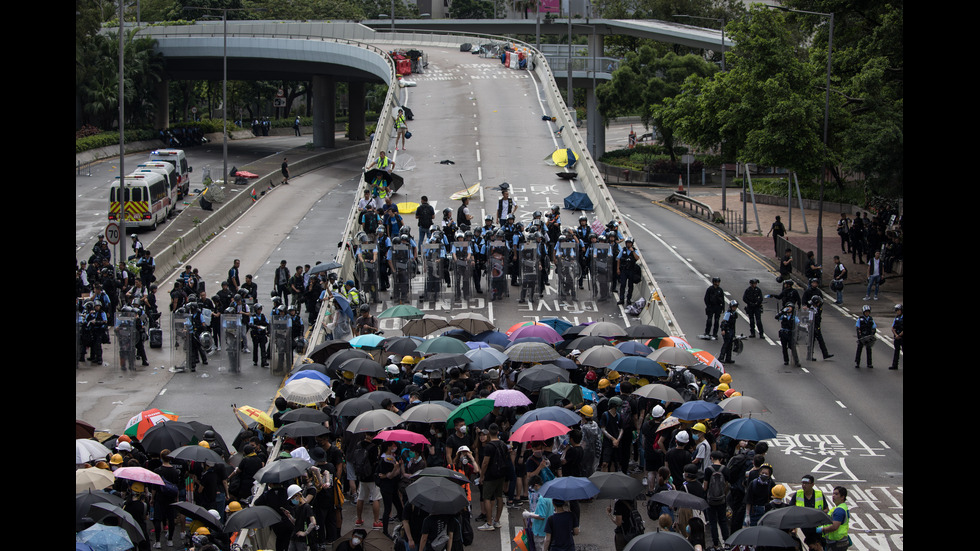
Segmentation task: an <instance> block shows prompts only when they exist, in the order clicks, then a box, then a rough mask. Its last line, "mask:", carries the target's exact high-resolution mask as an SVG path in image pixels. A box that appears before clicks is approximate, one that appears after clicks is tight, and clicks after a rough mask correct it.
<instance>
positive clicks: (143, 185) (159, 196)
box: [109, 171, 170, 230]
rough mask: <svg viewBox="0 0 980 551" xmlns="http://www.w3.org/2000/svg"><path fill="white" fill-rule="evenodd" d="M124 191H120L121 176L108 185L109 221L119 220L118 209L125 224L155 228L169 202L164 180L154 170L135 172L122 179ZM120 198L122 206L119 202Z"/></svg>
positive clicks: (164, 213) (163, 219)
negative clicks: (123, 214)
mask: <svg viewBox="0 0 980 551" xmlns="http://www.w3.org/2000/svg"><path fill="white" fill-rule="evenodd" d="M123 183H125V186H126V190H125V193H121V192H120V189H119V187H120V179H119V177H116V180H115V181H114V182H113V183H112V186H110V188H109V220H110V221H114V222H115V221H118V220H119V219H120V212H125V213H126V226H127V228H128V227H141V228H150V229H154V230H155V229H156V228H157V225H159V224H160V223H162V222H164V221H166V219H167V215H168V214H169V211H168V208H167V205H168V204H170V196H169V190H170V186H168V185H167V182H166V180H165V179H164V178H163V176H162V175H160V174H159V173H156V172H151V171H145V172H135V173H133V174H130V175H129V176H126V178H125V180H124V181H123ZM120 199H122V203H123V204H122V205H120Z"/></svg>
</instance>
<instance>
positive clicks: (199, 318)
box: [187, 302, 211, 373]
mask: <svg viewBox="0 0 980 551" xmlns="http://www.w3.org/2000/svg"><path fill="white" fill-rule="evenodd" d="M187 309H188V311H189V312H190V318H189V319H190V324H191V327H190V330H191V335H190V341H191V358H190V363H191V365H190V368H191V372H192V373H193V372H195V371H197V358H198V357H200V358H201V363H202V364H204V365H208V354H207V352H206V351H205V346H203V343H202V342H201V339H202V338H210V336H211V318H210V317H207V318H205V317H204V315H205V314H204V309H203V308H201V305H200V304H198V303H197V302H189V303H187Z"/></svg>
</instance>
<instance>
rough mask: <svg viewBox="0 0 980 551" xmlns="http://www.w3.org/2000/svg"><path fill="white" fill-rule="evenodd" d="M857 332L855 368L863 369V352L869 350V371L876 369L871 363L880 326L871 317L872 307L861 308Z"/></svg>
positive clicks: (856, 325) (856, 326)
mask: <svg viewBox="0 0 980 551" xmlns="http://www.w3.org/2000/svg"><path fill="white" fill-rule="evenodd" d="M855 328H856V330H857V352H856V353H855V354H854V367H855V368H860V367H861V350H863V349H867V350H868V360H867V361H868V369H874V363H873V362H872V361H871V347H872V346H873V345H874V340H875V335H876V334H877V333H878V325H877V324H875V320H874V318H872V317H871V307H870V306H868V305H867V304H865V305H864V307H862V308H861V317H859V318H858V320H857V324H855Z"/></svg>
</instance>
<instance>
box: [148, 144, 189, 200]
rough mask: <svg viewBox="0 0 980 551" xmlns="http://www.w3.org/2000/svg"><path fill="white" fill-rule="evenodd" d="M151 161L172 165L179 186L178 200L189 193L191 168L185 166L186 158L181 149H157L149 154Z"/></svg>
mask: <svg viewBox="0 0 980 551" xmlns="http://www.w3.org/2000/svg"><path fill="white" fill-rule="evenodd" d="M150 160H151V161H166V162H168V163H170V164H172V165H174V170H175V171H176V172H177V181H178V183H179V184H180V185H179V186H178V190H177V196H178V198H183V197H184V196H185V195H187V194H188V193H190V191H191V172H193V171H194V169H193V167H190V166H188V165H187V157H186V156H185V155H184V150H183V149H157V150H155V151H151V152H150Z"/></svg>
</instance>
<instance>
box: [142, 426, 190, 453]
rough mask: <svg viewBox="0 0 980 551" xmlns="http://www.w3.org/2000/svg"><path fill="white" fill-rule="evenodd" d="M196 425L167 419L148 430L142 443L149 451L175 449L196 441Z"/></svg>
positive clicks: (156, 451) (157, 451) (158, 451)
mask: <svg viewBox="0 0 980 551" xmlns="http://www.w3.org/2000/svg"><path fill="white" fill-rule="evenodd" d="M196 438H197V437H196V436H194V427H192V426H190V425H188V424H187V423H184V422H183V421H165V422H163V423H159V424H156V425H153V426H152V427H150V428H148V429H147V430H146V433H145V434H144V435H143V438H142V439H141V440H140V443H141V444H142V445H143V449H144V450H146V451H147V453H160V452H161V451H163V450H175V449H177V448H179V447H181V446H186V445H187V444H190V443H192V442H194V440H195V439H196Z"/></svg>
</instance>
